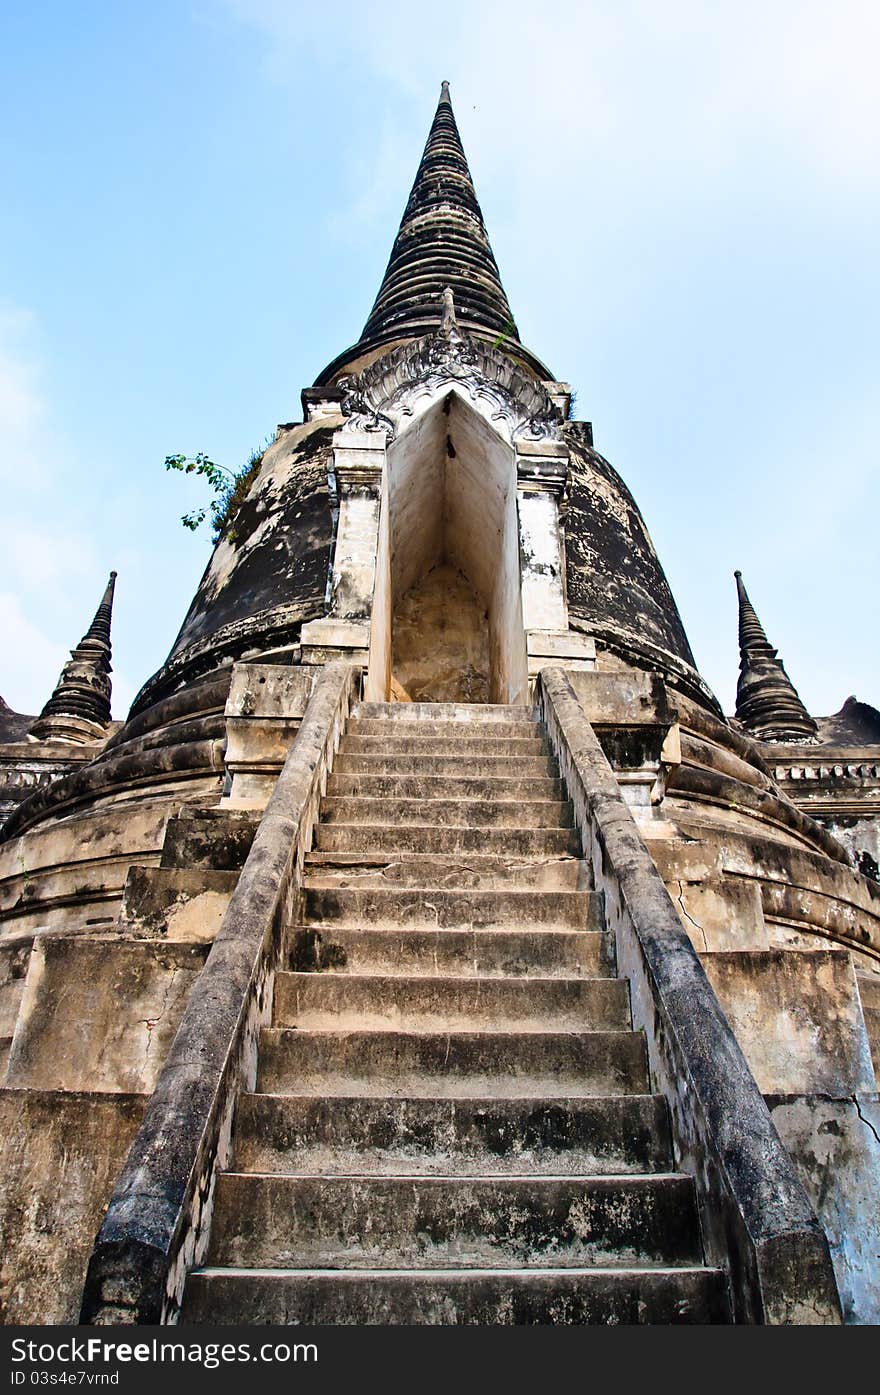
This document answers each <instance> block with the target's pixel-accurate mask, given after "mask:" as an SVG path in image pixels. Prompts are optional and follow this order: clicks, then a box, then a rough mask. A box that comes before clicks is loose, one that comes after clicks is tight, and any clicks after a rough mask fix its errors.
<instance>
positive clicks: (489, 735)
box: [345, 717, 544, 743]
mask: <svg viewBox="0 0 880 1395" xmlns="http://www.w3.org/2000/svg"><path fill="white" fill-rule="evenodd" d="M345 734H346V736H347V737H363V736H378V737H380V738H381V739H382V740H383V741H386V740H396V739H397V738H400V737H403V738H405V739H406V740H428V741H447V742H450V743H451V742H458V741H470V742H474V743H481V742H483V741H516V740H526V741H543V740H544V732H543V730H542V729H541V727H539V726H538V725H537V724H536V723H535V722H530V721H519V722H517V721H494V722H480V723H479V724H478V725H477V724H472V723H470V722H438V721H424V722H418V723H416V722H388V721H372V720H370V719H364V720H359V719H358V718H356V717H350V718H349V719H348V721H347V723H346V726H345Z"/></svg>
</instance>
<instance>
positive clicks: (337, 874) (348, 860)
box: [304, 852, 593, 891]
mask: <svg viewBox="0 0 880 1395" xmlns="http://www.w3.org/2000/svg"><path fill="white" fill-rule="evenodd" d="M304 875H305V879H306V882H307V884H308V885H309V886H312V887H319V886H337V887H340V886H355V887H383V886H385V887H387V886H421V887H427V886H430V887H438V888H440V887H445V888H446V889H447V890H449V891H461V890H464V889H465V888H467V887H472V888H474V889H483V890H488V889H489V888H492V887H494V888H497V889H498V890H503V889H504V888H505V887H525V886H531V887H539V888H540V889H541V890H542V891H589V890H590V888H591V887H592V878H593V872H592V868H591V866H590V864H589V863H588V862H587V861H586V860H585V859H584V858H578V857H542V858H535V857H531V858H524V857H501V856H498V855H493V854H491V853H471V854H470V856H466V855H464V854H460V855H459V856H455V855H454V854H450V853H447V854H443V853H403V854H402V855H401V856H397V857H395V856H389V855H388V854H387V853H366V852H364V853H325V852H312V853H307V854H306V858H305V866H304Z"/></svg>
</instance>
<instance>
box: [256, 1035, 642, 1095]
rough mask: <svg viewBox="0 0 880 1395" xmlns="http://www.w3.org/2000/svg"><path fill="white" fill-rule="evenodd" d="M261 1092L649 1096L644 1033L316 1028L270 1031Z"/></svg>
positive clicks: (263, 1050) (264, 1038) (263, 1040)
mask: <svg viewBox="0 0 880 1395" xmlns="http://www.w3.org/2000/svg"><path fill="white" fill-rule="evenodd" d="M257 1089H258V1090H259V1091H260V1092H261V1093H269V1094H296V1095H303V1094H306V1095H320V1096H327V1095H358V1096H363V1095H371V1096H372V1095H383V1096H388V1097H390V1098H394V1097H395V1096H396V1097H402V1096H410V1095H411V1096H418V1097H419V1098H421V1099H425V1098H428V1099H473V1098H475V1097H476V1096H483V1095H494V1096H496V1097H497V1098H498V1099H522V1098H524V1097H526V1098H529V1099H531V1098H532V1097H534V1096H535V1095H554V1096H555V1095H570V1096H572V1097H574V1098H577V1099H582V1098H584V1097H585V1096H590V1095H633V1094H635V1095H644V1094H647V1093H648V1069H647V1057H646V1054H645V1042H644V1037H643V1035H642V1033H641V1032H388V1031H384V1032H382V1031H379V1032H363V1031H351V1032H312V1031H302V1030H294V1031H291V1030H290V1029H288V1028H284V1027H267V1028H264V1029H263V1031H262V1033H261V1035H260V1052H259V1065H258V1075H257Z"/></svg>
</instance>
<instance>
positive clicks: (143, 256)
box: [0, 0, 880, 716]
mask: <svg viewBox="0 0 880 1395" xmlns="http://www.w3.org/2000/svg"><path fill="white" fill-rule="evenodd" d="M878 51H880V6H877V5H876V4H875V3H873V0H872V2H871V3H868V0H864V3H856V2H855V0H837V3H835V4H834V5H833V6H832V5H829V4H827V3H821V4H813V3H797V2H796V0H762V3H760V4H757V3H752V0H738V2H737V3H733V0H724V3H711V2H710V0H705V3H696V0H692V2H691V3H684V2H683V0H666V3H663V4H660V3H647V0H629V3H627V0H614V3H598V0H577V3H572V0H557V3H556V4H555V5H554V6H553V7H538V6H535V5H534V4H533V3H528V4H522V3H519V0H507V3H504V4H498V3H495V0H467V3H462V0H449V2H448V3H446V4H445V5H444V6H443V7H442V13H441V12H440V11H437V10H436V8H431V7H429V8H426V9H425V10H424V11H420V10H419V9H418V8H417V7H415V6H413V5H412V4H410V3H407V4H403V3H396V0H373V2H372V3H370V4H369V5H366V4H363V3H362V4H359V5H355V4H350V3H337V4H335V5H333V6H332V7H317V6H315V5H313V4H311V3H310V4H308V5H307V4H301V3H298V2H293V0H287V3H281V0H176V3H170V2H169V0H166V2H165V3H163V0H151V2H150V3H136V2H133V3H126V0H116V3H110V2H109V0H107V2H106V3H98V2H97V0H66V2H65V0H31V3H30V4H27V5H25V4H23V3H18V4H8V5H6V6H4V7H3V9H2V15H0V178H2V188H3V191H4V196H3V200H2V207H0V268H2V270H0V476H2V491H3V500H4V504H5V508H4V526H3V547H2V549H0V629H2V631H3V634H4V638H5V644H4V646H3V661H2V665H0V693H2V695H3V697H4V698H5V699H6V701H7V702H9V703H10V705H12V706H14V707H16V708H17V709H19V710H24V711H36V710H39V708H40V706H41V705H42V703H43V702H44V701H45V700H46V698H47V697H48V695H49V693H50V691H51V689H52V686H53V685H54V682H55V680H56V678H57V674H58V670H59V668H60V666H61V663H62V662H63V660H64V658H65V657H66V653H67V650H68V649H69V647H70V646H71V645H72V644H74V643H75V642H76V641H77V640H78V639H79V637H80V635H81V634H82V632H83V630H84V629H85V628H86V626H87V625H88V623H89V621H90V619H91V616H92V613H93V611H94V609H95V606H96V605H97V602H98V600H99V599H100V595H101V592H102V590H103V587H104V584H105V581H106V575H107V573H108V572H109V570H110V569H111V568H116V569H117V570H118V572H119V580H118V584H117V599H116V612H115V619H114V669H115V689H114V712H115V715H117V716H124V714H125V710H126V709H127V705H128V703H129V702H130V701H131V698H132V697H133V695H134V693H135V692H136V690H137V689H138V687H139V686H140V685H141V683H142V682H144V680H145V679H146V678H147V677H149V676H150V674H151V673H152V672H153V671H154V670H155V669H156V668H157V667H158V666H159V664H160V663H161V662H162V660H163V659H164V657H165V655H166V653H167V651H168V649H169V648H170V646H171V644H172V642H173V640H174V637H175V635H176V633H177V630H178V628H179V625H180V623H181V620H182V618H183V615H184V613H185V611H186V608H187V605H188V603H189V599H190V596H191V594H192V592H193V590H194V588H195V585H196V583H197V581H198V578H199V576H200V574H201V572H202V569H203V568H204V566H205V564H206V562H207V560H208V557H209V555H210V545H209V541H208V535H207V532H204V533H203V534H202V535H196V536H195V537H194V536H192V535H191V534H189V533H187V532H185V531H184V529H183V528H182V527H181V526H180V523H179V521H178V520H179V516H180V514H181V513H182V512H184V510H185V509H187V508H190V507H192V506H193V505H195V504H198V503H199V502H203V498H202V495H201V494H200V492H199V489H198V484H197V483H196V482H194V481H191V480H185V479H183V478H182V477H180V476H177V475H167V474H166V473H165V472H164V470H163V468H162V462H163V460H164V457H165V455H166V454H168V453H170V452H175V451H186V452H194V451H197V450H204V451H206V452H207V453H208V454H209V455H211V456H212V457H213V458H214V459H215V460H218V461H220V462H222V463H224V464H227V465H230V466H233V467H234V466H237V465H239V464H240V463H241V462H242V461H244V460H245V459H246V458H247V456H248V454H249V453H250V451H251V450H252V449H253V448H254V447H255V446H259V445H260V444H262V442H263V440H264V439H265V437H266V436H267V435H268V434H269V433H270V432H271V431H272V430H273V429H274V426H275V424H276V423H277V422H279V421H286V420H292V419H295V418H297V417H298V416H299V392H300V389H301V388H302V387H303V386H305V385H307V384H309V383H310V382H311V381H312V380H313V379H314V377H315V375H316V374H317V373H318V372H319V371H320V370H321V368H322V367H323V366H324V364H325V363H326V362H327V361H329V360H330V359H331V358H332V357H333V356H334V355H335V354H336V353H337V352H338V351H339V350H341V349H342V348H344V347H345V346H346V345H347V344H349V343H351V342H352V341H353V340H354V339H355V338H356V337H357V335H358V333H359V331H360V329H361V326H362V324H363V321H364V320H365V318H366V316H367V314H368V312H369V309H370V305H371V303H372V300H373V297H374V295H375V292H376V290H377V289H378V285H379V281H380V279H381V275H382V272H383V270H384V266H385V262H386V259H387V255H388V251H389V249H390V245H391V241H392V239H393V236H394V232H395V230H396V227H397V223H398V221H399V219H400V215H401V213H402V211H403V207H404V204H405V201H406V196H407V193H408V191H409V187H410V184H411V181H412V178H413V175H414V173H415V169H416V165H417V162H418V158H419V155H420V153H421V149H422V145H423V144H424V140H425V136H426V134H427V129H428V126H429V123H430V120H431V117H432V115H433V110H434V106H435V103H436V99H437V94H438V90H439V84H440V80H441V79H442V78H448V79H449V80H450V81H451V83H452V98H453V104H454V106H455V110H456V115H457V118H458V122H459V127H460V129H461V132H462V137H463V140H464V143H465V148H466V151H467V154H468V157H469V160H470V164H471V170H472V173H473V175H474V179H475V182H476V186H477V193H478V196H479V198H480V201H481V204H482V207H483V212H484V215H485V217H486V221H487V224H488V227H489V233H490V236H491V238H492V242H493V246H494V249H495V254H496V257H497V259H498V262H499V266H500V269H501V274H502V278H503V280H504V284H505V288H506V290H507V293H508V297H509V299H510V302H511V304H512V306H513V309H514V314H515V315H516V318H517V321H518V324H519V328H520V332H521V335H522V337H523V339H524V341H525V342H526V343H527V344H529V346H530V347H531V348H533V349H534V350H535V352H536V353H538V354H539V355H540V357H541V358H542V359H543V360H544V361H545V362H546V363H548V364H549V366H550V367H551V368H552V369H553V371H554V372H555V373H556V374H557V375H558V376H559V377H560V378H564V379H567V380H568V381H570V382H571V383H572V386H573V387H574V388H575V390H576V391H577V394H578V404H577V406H578V414H579V415H581V416H583V417H586V418H588V419H591V420H592V421H593V423H594V432H595V439H596V444H597V447H598V448H599V449H600V450H601V451H602V452H603V454H605V455H607V456H608V458H609V459H610V460H611V461H612V462H613V463H614V465H615V466H616V467H617V468H618V469H619V470H620V472H621V473H622V474H623V476H624V478H625V479H626V480H627V482H628V484H629V485H630V487H631V488H632V489H633V491H634V493H635V496H636V499H637V501H638V503H639V505H640V507H641V509H642V512H643V514H644V516H645V518H646V520H647V523H648V526H649V528H650V530H651V533H652V536H653V538H654V541H655V544H656V545H657V548H658V551H659V553H660V557H661V560H662V562H663V564H664V567H665V569H666V572H667V575H668V577H669V580H670V583H671V585H672V588H673V591H674V593H675V596H676V598H677V600H678V603H679V607H680V609H681V612H682V615H683V618H684V621H685V625H686V627H687V630H688V633H689V636H690V640H691V644H692V647H693V649H694V652H695V654H696V657H697V660H698V663H699V665H700V667H701V669H702V672H703V673H704V675H705V677H706V678H707V680H708V681H709V683H710V684H711V685H712V686H713V688H714V689H715V691H716V692H717V693H718V695H719V697H720V699H721V700H722V702H723V703H724V705H725V708H726V710H728V711H729V710H731V709H732V703H733V694H734V690H735V682H736V672H737V647H736V600H735V590H734V584H733V578H732V572H733V570H734V568H735V567H737V566H738V567H741V568H742V570H743V573H744V575H745V580H746V583H747V585H748V587H749V590H750V593H751V596H752V600H753V601H754V603H755V605H756V608H757V610H758V613H759V615H760V616H761V618H762V620H763V622H764V625H765V628H766V629H767V632H768V635H769V637H770V639H771V642H772V643H774V644H776V645H777V646H778V647H779V650H780V653H781V655H782V657H783V658H784V660H785V663H786V666H787V668H788V672H789V674H790V675H791V677H792V679H793V680H794V682H795V683H796V685H797V686H798V688H799V690H800V692H801V696H802V697H803V699H804V701H805V702H806V703H807V705H808V707H809V708H810V709H811V711H813V712H814V713H817V714H823V713H828V712H832V711H835V710H837V708H839V707H840V705H841V703H842V702H843V700H844V699H845V698H846V697H847V696H848V695H849V694H850V693H856V694H857V695H858V696H859V697H860V698H861V699H863V700H865V701H870V702H873V703H874V704H875V705H880V661H878V654H877V620H878V603H877V587H876V562H877V541H876V539H877V516H878V502H880V483H878V480H880V468H878V452H880V447H878V441H880V390H878V379H880V374H878V368H880V362H878V361H880V336H878V324H880V260H878V255H877V247H878V222H880V219H878V214H880V84H878V83H877V81H876V71H875V70H876V55H877V53H878Z"/></svg>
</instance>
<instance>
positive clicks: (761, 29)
mask: <svg viewBox="0 0 880 1395" xmlns="http://www.w3.org/2000/svg"><path fill="white" fill-rule="evenodd" d="M219 3H220V5H221V8H222V9H223V10H225V11H226V12H227V13H228V14H231V15H232V16H234V17H235V18H237V19H238V20H239V21H241V22H244V23H247V24H250V25H252V26H254V27H256V28H257V29H258V30H259V31H262V33H263V34H264V35H265V36H266V38H267V40H268V41H269V46H268V48H267V54H266V62H267V68H268V70H269V72H270V73H271V75H272V76H273V77H274V78H275V79H276V80H278V81H290V82H295V81H296V79H297V73H298V71H299V65H300V64H301V63H302V61H303V54H304V51H307V50H312V52H313V56H317V59H318V61H320V60H321V57H322V56H325V57H326V59H327V61H328V64H329V62H330V60H331V55H330V53H329V51H328V44H332V48H333V59H334V62H335V61H337V56H338V54H339V52H340V51H342V50H345V49H347V50H348V52H349V55H350V57H352V58H355V59H356V61H357V63H358V64H361V65H363V66H364V67H365V68H366V69H367V70H368V71H371V72H372V73H374V74H376V75H379V76H380V77H381V78H382V79H384V80H385V81H386V82H387V83H388V84H389V86H390V87H391V89H392V90H393V91H395V92H396V93H397V94H404V95H405V96H407V97H408V98H412V97H415V96H417V95H418V96H421V94H422V93H423V92H424V89H425V86H426V85H430V86H432V87H436V86H438V85H439V81H440V79H441V78H442V77H447V78H450V79H451V80H452V82H453V100H454V101H455V102H456V103H457V104H458V103H460V104H461V106H462V108H466V109H467V125H468V132H469V137H472V136H474V134H475V135H476V139H477V144H478V145H479V146H482V145H484V144H485V145H486V146H487V147H488V149H489V150H490V151H491V154H490V157H489V163H490V165H491V167H492V169H493V171H495V172H498V171H499V170H500V169H502V168H504V169H506V170H507V172H508V173H509V174H510V175H511V176H512V177H515V178H517V177H519V176H522V177H523V183H528V182H529V181H533V180H534V179H535V178H537V180H538V181H539V184H544V183H546V181H548V180H549V179H555V178H558V177H559V176H560V175H566V174H570V173H572V171H573V169H579V170H581V171H584V172H588V171H589V170H590V169H591V167H595V166H596V165H597V164H599V165H601V164H604V163H605V162H612V163H617V164H622V165H623V166H624V167H629V166H632V165H635V166H636V167H637V168H638V169H640V170H646V171H648V172H650V169H651V167H654V166H660V167H661V168H662V170H663V177H664V180H668V179H669V177H670V174H671V175H672V177H673V178H674V177H675V172H676V171H677V170H678V171H681V172H683V173H685V174H686V177H687V178H689V179H690V178H692V177H693V175H694V172H695V167H699V169H700V170H701V171H702V174H703V176H704V177H705V178H708V179H709V180H714V179H722V180H723V178H724V176H725V169H726V167H727V166H728V165H729V164H730V163H732V162H734V163H735V162H744V161H745V162H748V161H754V162H755V163H756V166H757V167H761V166H764V165H766V164H767V162H768V160H769V161H771V162H772V161H780V162H784V163H786V164H791V165H794V166H799V167H801V168H802V169H806V170H809V171H810V172H811V173H812V174H814V175H818V176H819V177H820V178H822V179H823V181H826V182H829V183H833V184H835V185H841V184H844V185H849V186H851V187H853V188H856V189H858V188H870V189H876V188H877V187H878V185H880V158H878V157H880V83H878V82H877V80H876V55H877V53H878V51H880V6H877V5H876V4H875V3H874V0H837V3H836V4H835V5H833V6H829V5H828V4H827V3H825V0H807V2H806V3H805V2H804V0H775V3H769V4H768V3H767V0H740V3H739V4H737V5H732V4H728V5H713V4H710V3H707V0H669V2H668V3H665V4H662V5H661V4H659V3H657V0H629V3H627V2H626V0H614V3H610V0H557V3H556V4H555V5H554V6H553V7H552V10H548V9H546V8H541V7H536V6H534V4H532V3H531V0H503V3H502V0H480V3H479V4H474V3H473V0H449V2H448V3H447V4H446V5H444V7H443V12H442V18H441V19H439V20H438V17H437V16H436V15H435V14H433V13H431V14H430V16H429V18H426V19H424V20H423V19H420V17H419V14H418V12H417V11H416V10H414V9H413V8H412V6H411V5H410V4H409V3H402V0H384V2H383V0H377V2H376V3H374V4H371V5H370V6H364V5H362V4H360V3H352V2H351V0H350V3H348V4H340V5H337V6H336V8H335V11H334V23H333V28H332V34H330V33H329V32H328V24H327V17H326V14H324V13H323V12H321V11H318V10H314V9H306V10H304V9H303V8H301V7H299V6H291V5H290V4H288V3H284V0H219ZM441 69H442V71H441ZM340 97H341V98H342V99H343V100H344V89H343V88H342V87H341V85H340ZM355 100H356V98H355ZM474 108H475V110H474ZM370 120H371V122H373V123H374V122H375V113H371V114H370ZM470 146H471V148H476V147H475V146H474V144H473V141H472V140H471V141H470ZM567 192H568V193H570V192H571V190H570V189H569V190H567Z"/></svg>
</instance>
